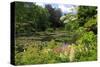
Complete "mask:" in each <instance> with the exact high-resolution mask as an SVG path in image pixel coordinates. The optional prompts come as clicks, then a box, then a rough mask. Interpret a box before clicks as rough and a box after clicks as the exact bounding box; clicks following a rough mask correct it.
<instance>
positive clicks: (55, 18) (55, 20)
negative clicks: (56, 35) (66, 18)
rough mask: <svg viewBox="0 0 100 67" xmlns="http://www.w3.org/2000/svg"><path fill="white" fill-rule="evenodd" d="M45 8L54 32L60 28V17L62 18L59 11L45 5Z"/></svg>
mask: <svg viewBox="0 0 100 67" xmlns="http://www.w3.org/2000/svg"><path fill="white" fill-rule="evenodd" d="M45 8H46V9H48V11H49V13H50V17H49V21H50V22H51V27H52V28H53V29H54V30H56V28H57V27H60V26H61V25H62V24H61V23H60V17H61V16H62V12H61V10H60V9H59V8H58V9H54V8H52V6H51V5H50V4H47V5H45Z"/></svg>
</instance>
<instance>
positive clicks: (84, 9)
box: [78, 6, 97, 26]
mask: <svg viewBox="0 0 100 67" xmlns="http://www.w3.org/2000/svg"><path fill="white" fill-rule="evenodd" d="M96 9H97V7H95V6H79V9H78V19H79V25H80V26H83V25H84V24H85V23H86V22H87V21H88V19H89V18H91V17H93V16H95V15H96V14H97V10H96Z"/></svg>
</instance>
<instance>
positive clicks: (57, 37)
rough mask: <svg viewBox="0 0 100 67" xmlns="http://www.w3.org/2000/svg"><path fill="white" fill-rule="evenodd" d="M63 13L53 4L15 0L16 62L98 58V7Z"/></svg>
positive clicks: (77, 8) (91, 59)
mask: <svg viewBox="0 0 100 67" xmlns="http://www.w3.org/2000/svg"><path fill="white" fill-rule="evenodd" d="M74 8H75V9H74V10H77V13H76V14H73V13H71V12H70V13H66V14H63V12H62V11H61V9H60V8H53V7H52V5H51V4H45V6H44V7H42V6H39V5H37V4H36V3H26V2H16V3H15V10H16V11H15V25H16V26H15V27H16V32H15V33H16V36H15V37H16V39H15V40H16V41H15V64H16V65H23V64H47V63H62V62H63V63H65V62H79V61H94V60H97V7H95V6H77V7H74Z"/></svg>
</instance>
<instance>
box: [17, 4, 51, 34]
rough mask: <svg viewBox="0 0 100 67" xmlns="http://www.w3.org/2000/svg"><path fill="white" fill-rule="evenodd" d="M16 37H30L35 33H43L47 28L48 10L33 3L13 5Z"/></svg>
mask: <svg viewBox="0 0 100 67" xmlns="http://www.w3.org/2000/svg"><path fill="white" fill-rule="evenodd" d="M15 9H16V12H15V20H16V35H31V34H32V33H34V32H35V31H45V30H46V28H47V27H49V25H50V24H49V22H48V18H49V13H48V10H47V9H45V8H42V7H40V6H38V5H35V3H26V2H17V3H16V4H15Z"/></svg>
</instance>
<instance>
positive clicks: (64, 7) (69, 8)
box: [36, 3, 77, 14]
mask: <svg viewBox="0 0 100 67" xmlns="http://www.w3.org/2000/svg"><path fill="white" fill-rule="evenodd" d="M36 4H37V5H39V6H42V7H45V3H36ZM51 6H52V8H55V9H57V8H60V9H61V11H62V13H63V14H67V13H73V14H77V10H76V9H75V7H77V6H75V5H71V4H51Z"/></svg>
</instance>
